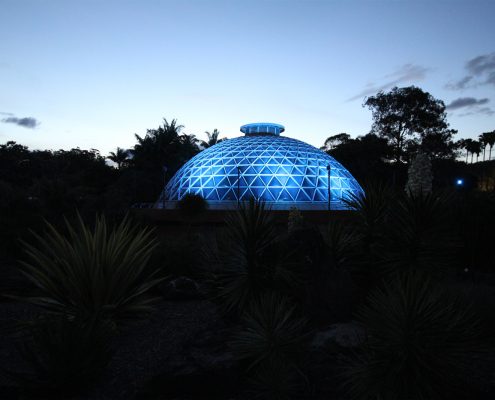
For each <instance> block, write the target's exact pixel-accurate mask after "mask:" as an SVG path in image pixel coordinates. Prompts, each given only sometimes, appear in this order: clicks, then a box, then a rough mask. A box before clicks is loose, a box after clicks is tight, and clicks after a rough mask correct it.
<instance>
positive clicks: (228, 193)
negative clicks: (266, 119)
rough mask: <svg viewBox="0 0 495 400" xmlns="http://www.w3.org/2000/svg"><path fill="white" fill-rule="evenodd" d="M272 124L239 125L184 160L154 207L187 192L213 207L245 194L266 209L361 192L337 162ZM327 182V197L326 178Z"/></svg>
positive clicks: (315, 204)
mask: <svg viewBox="0 0 495 400" xmlns="http://www.w3.org/2000/svg"><path fill="white" fill-rule="evenodd" d="M284 130H285V128H284V127H283V126H282V125H278V124H272V123H256V124H248V125H243V126H242V127H241V132H243V133H244V134H245V136H242V137H237V138H234V139H229V140H225V141H223V142H220V143H218V144H216V145H214V146H212V147H210V148H208V149H206V150H204V151H202V152H201V153H199V154H198V155H196V156H195V157H193V158H192V159H191V160H189V161H188V162H187V163H186V164H185V165H184V166H183V167H182V168H181V169H180V170H179V171H177V173H176V174H175V175H174V177H173V178H172V179H171V180H170V181H169V182H168V184H167V185H166V187H165V189H164V191H163V193H162V195H161V197H160V199H159V201H158V202H157V207H163V206H166V205H167V204H170V202H175V201H178V200H180V199H181V198H182V197H183V196H184V195H185V194H187V193H194V194H198V195H200V196H202V197H203V198H205V199H206V200H207V201H208V203H209V204H210V206H212V207H213V208H231V207H232V206H233V205H235V204H237V201H238V199H240V200H241V201H244V200H248V199H249V198H251V197H254V198H256V199H260V200H264V201H266V202H268V203H270V205H271V206H272V208H279V209H288V208H290V207H293V206H295V207H297V208H300V209H327V208H328V204H329V198H330V204H331V208H332V209H334V210H335V209H345V208H346V206H345V204H344V203H343V202H342V199H344V198H348V197H349V195H350V194H351V193H352V194H355V195H360V194H362V193H363V190H362V189H361V186H359V183H358V182H357V181H356V180H355V179H354V177H353V176H352V175H351V174H350V173H349V171H347V169H345V168H344V167H343V166H342V164H340V163H339V162H338V161H336V160H335V159H334V158H333V157H331V156H329V155H328V154H327V153H325V152H323V151H321V150H319V149H317V148H315V147H313V146H311V145H309V144H307V143H304V142H301V141H299V140H296V139H292V138H288V137H285V136H280V133H282V132H284ZM329 181H330V196H329V190H328V183H329Z"/></svg>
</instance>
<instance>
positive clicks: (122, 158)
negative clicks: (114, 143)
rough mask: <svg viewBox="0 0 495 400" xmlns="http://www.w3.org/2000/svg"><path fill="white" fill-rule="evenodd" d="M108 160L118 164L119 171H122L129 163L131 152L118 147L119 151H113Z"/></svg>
mask: <svg viewBox="0 0 495 400" xmlns="http://www.w3.org/2000/svg"><path fill="white" fill-rule="evenodd" d="M107 158H108V159H109V160H111V161H113V162H114V163H116V164H117V168H118V169H121V168H122V167H123V166H124V165H125V164H127V162H128V161H129V152H128V150H125V149H122V148H120V147H117V151H115V152H113V151H111V152H110V155H109V156H108V157H107Z"/></svg>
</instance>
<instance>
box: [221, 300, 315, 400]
mask: <svg viewBox="0 0 495 400" xmlns="http://www.w3.org/2000/svg"><path fill="white" fill-rule="evenodd" d="M308 332H309V331H308V326H307V322H306V320H305V319H303V318H302V317H300V316H299V315H298V313H297V311H296V307H295V306H294V305H292V304H291V303H290V302H289V300H288V299H287V298H284V297H280V296H279V295H277V294H275V293H268V294H264V295H261V296H259V297H257V298H254V299H252V301H251V303H250V306H249V307H248V309H247V311H246V313H245V315H244V317H243V319H242V328H241V331H240V332H239V333H238V334H237V335H235V337H234V338H233V340H232V341H231V343H230V347H231V348H232V350H233V351H234V354H235V355H236V356H237V357H238V358H239V360H241V361H243V362H245V365H246V371H247V373H248V375H249V376H250V383H251V387H252V397H253V398H263V399H289V398H292V396H293V395H294V394H295V392H296V391H297V390H298V389H300V385H301V384H302V383H304V381H305V376H304V374H303V372H302V370H301V364H302V360H303V358H304V355H305V345H306V342H307V339H308Z"/></svg>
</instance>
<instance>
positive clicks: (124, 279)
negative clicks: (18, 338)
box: [21, 217, 161, 321]
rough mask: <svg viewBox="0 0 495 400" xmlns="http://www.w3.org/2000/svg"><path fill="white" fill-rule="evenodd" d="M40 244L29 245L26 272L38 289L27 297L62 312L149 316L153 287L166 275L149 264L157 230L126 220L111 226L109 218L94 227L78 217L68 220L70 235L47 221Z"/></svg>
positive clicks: (113, 316)
mask: <svg viewBox="0 0 495 400" xmlns="http://www.w3.org/2000/svg"><path fill="white" fill-rule="evenodd" d="M46 227H47V231H46V232H45V234H44V235H43V236H40V235H38V234H36V233H33V235H34V237H35V239H36V240H37V242H38V243H37V245H32V244H28V243H24V247H25V251H26V254H27V257H28V261H23V262H21V271H22V272H23V274H24V275H25V276H26V277H27V278H28V279H29V280H30V281H31V282H32V283H34V285H35V286H36V287H37V291H38V292H37V293H36V294H35V295H33V296H26V297H24V299H25V300H27V301H29V302H31V303H34V304H36V305H39V306H41V307H43V308H45V309H46V310H48V311H50V312H54V313H58V314H63V315H68V316H72V317H79V318H83V319H87V318H90V317H92V316H94V315H99V316H101V317H102V318H104V319H111V320H113V321H122V320H124V319H128V318H129V319H132V318H136V317H143V316H144V315H143V314H145V313H146V312H148V311H150V306H151V303H152V301H153V299H152V298H151V297H150V295H149V291H150V289H151V288H153V287H154V286H155V285H156V284H158V283H159V282H160V281H161V279H160V278H157V271H156V270H150V269H148V268H147V267H146V264H147V262H148V259H149V257H150V255H151V252H152V251H153V249H154V248H155V246H156V242H155V240H154V239H153V238H152V231H151V230H149V229H141V228H138V227H136V226H132V224H131V222H130V221H129V219H127V218H125V219H124V220H122V222H121V223H120V224H118V225H117V226H116V227H114V228H113V229H111V230H110V229H109V228H108V226H107V223H106V221H105V218H104V217H98V218H96V223H95V227H94V229H93V230H91V229H90V228H89V227H88V226H86V225H85V224H84V222H83V221H82V219H81V217H78V220H77V222H76V223H75V226H73V225H72V224H71V223H69V222H68V221H67V220H66V228H67V233H65V234H64V233H62V232H60V231H58V230H57V229H56V228H55V227H54V226H52V225H50V224H49V223H47V225H46Z"/></svg>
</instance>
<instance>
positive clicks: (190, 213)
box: [177, 193, 208, 217]
mask: <svg viewBox="0 0 495 400" xmlns="http://www.w3.org/2000/svg"><path fill="white" fill-rule="evenodd" d="M177 208H178V209H179V210H180V211H181V213H182V214H183V215H184V216H186V217H195V216H197V215H199V214H201V213H202V212H203V211H205V210H206V209H207V208H208V202H207V201H206V200H205V199H204V198H203V197H202V196H200V195H197V194H192V193H187V194H186V195H185V196H184V197H183V198H182V199H180V200H179V202H178V203H177Z"/></svg>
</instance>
